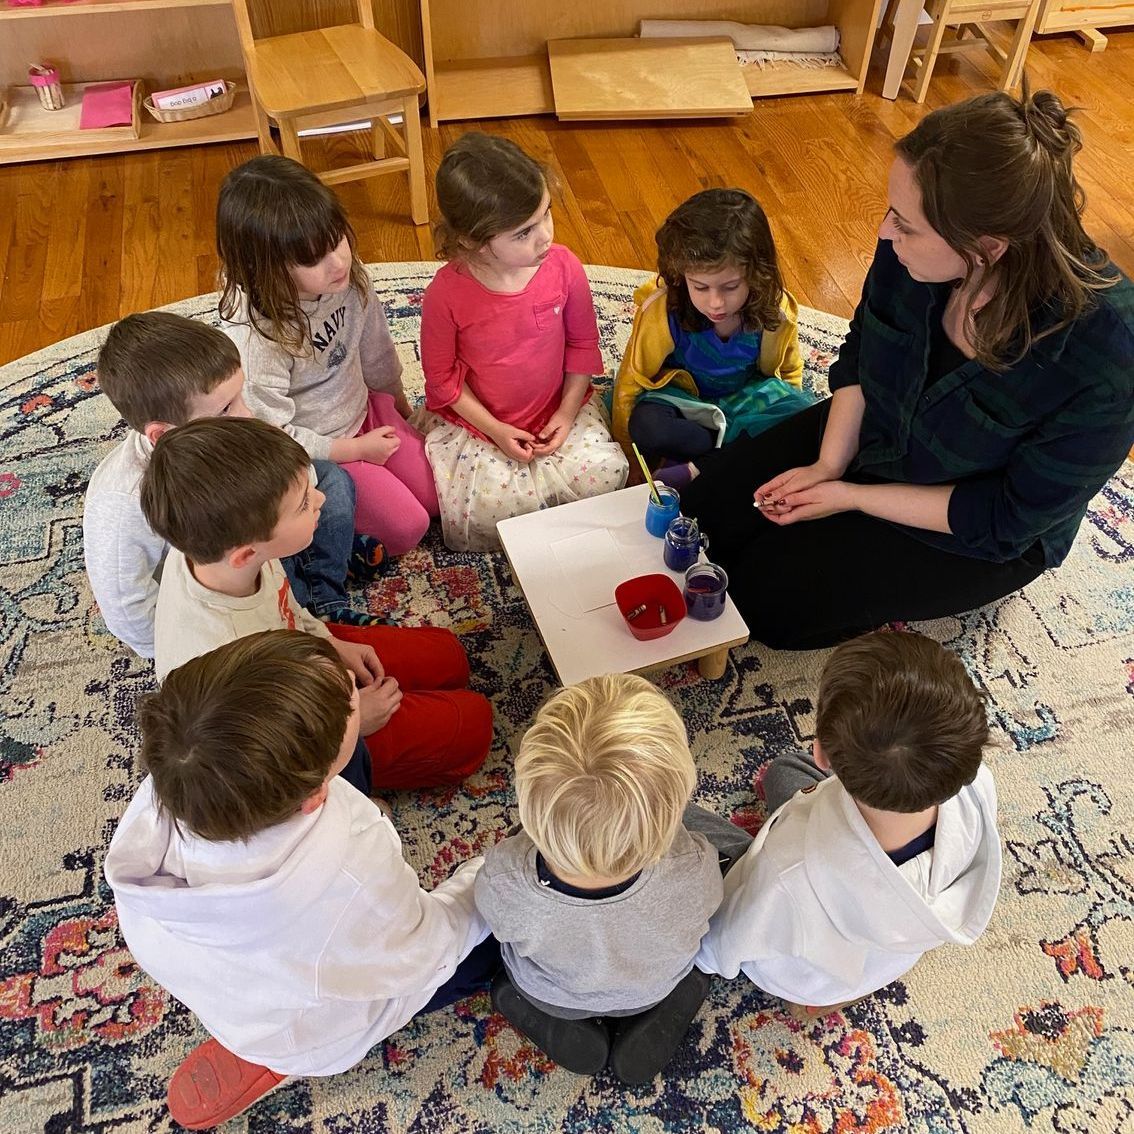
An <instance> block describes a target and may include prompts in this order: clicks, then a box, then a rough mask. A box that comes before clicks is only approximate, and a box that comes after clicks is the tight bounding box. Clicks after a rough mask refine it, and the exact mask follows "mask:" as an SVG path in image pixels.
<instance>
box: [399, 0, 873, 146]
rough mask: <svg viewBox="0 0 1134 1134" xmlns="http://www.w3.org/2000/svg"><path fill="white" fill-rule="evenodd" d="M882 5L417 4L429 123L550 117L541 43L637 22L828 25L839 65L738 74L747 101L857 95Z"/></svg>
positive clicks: (602, 0)
mask: <svg viewBox="0 0 1134 1134" xmlns="http://www.w3.org/2000/svg"><path fill="white" fill-rule="evenodd" d="M881 3H882V0H747V2H744V0H680V2H676V0H569V2H567V3H563V2H560V3H558V4H542V3H532V2H531V0H421V23H422V40H423V50H424V55H425V75H426V80H427V83H428V86H429V115H430V123H431V124H432V125H433V126H436V125H437V124H438V123H439V122H444V121H449V120H452V119H461V118H472V119H476V118H502V117H509V116H513V115H523V114H550V113H553V112H554V110H555V102H554V97H553V91H552V84H551V73H550V69H549V63H548V54H547V43H548V40H561V39H573V38H596V39H601V38H614V37H622V38H628V37H632V36H635V35H637V33H638V24H639V22H640V21H641V20H643V19H667V18H669V19H683V20H697V19H703V20H737V21H739V22H741V23H748V24H776V25H779V26H780V27H790V28H802V27H816V26H818V25H821V24H835V25H836V26H837V27H838V28H839V32H840V47H839V52H840V54H841V55H842V59H843V65H842V66H841V67H797V66H793V65H791V64H772V65H769V66H766V67H765V68H764V69H762V70H761V69H758V68H746V69H745V71H744V76H745V79H746V81H747V83H748V88H749V92H750V93H751V95H752V96H753V97H754V98H759V97H761V96H767V95H781V94H800V93H804V92H814V91H856V92H861V90H862V85H863V83H864V82H865V79H866V68H867V65H868V63H869V58H870V49H871V46H872V44H873V42H874V30H875V28H876V27H877V26H878V17H879V11H880V7H881Z"/></svg>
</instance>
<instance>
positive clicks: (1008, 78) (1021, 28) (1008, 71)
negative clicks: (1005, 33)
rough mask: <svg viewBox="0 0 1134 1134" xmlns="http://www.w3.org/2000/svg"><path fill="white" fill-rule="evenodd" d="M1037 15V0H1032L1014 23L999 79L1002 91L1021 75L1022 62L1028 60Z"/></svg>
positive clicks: (1010, 88) (1011, 87) (1022, 69)
mask: <svg viewBox="0 0 1134 1134" xmlns="http://www.w3.org/2000/svg"><path fill="white" fill-rule="evenodd" d="M1038 15H1039V0H1034V3H1033V4H1032V5H1031V6H1030V7H1029V8H1028V11H1027V13H1026V14H1025V16H1024V18H1023V19H1022V20H1020V22H1019V23H1018V24H1017V25H1016V34H1015V36H1013V37H1012V46H1011V47H1010V48H1009V49H1008V61H1007V62H1006V63H1005V64H1004V75H1003V77H1002V78H1001V80H1000V89H1001V90H1002V91H1010V90H1012V89H1013V87H1015V86H1016V85H1017V84H1018V83H1019V82H1020V79H1021V78H1022V77H1023V74H1024V64H1025V63H1026V62H1027V60H1028V48H1029V47H1030V46H1031V42H1032V32H1033V31H1034V30H1035V26H1036V18H1037V17H1038Z"/></svg>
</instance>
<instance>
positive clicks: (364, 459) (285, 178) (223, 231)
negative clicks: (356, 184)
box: [217, 154, 437, 555]
mask: <svg viewBox="0 0 1134 1134" xmlns="http://www.w3.org/2000/svg"><path fill="white" fill-rule="evenodd" d="M354 247H355V238H354V231H353V229H352V228H351V227H350V223H349V221H348V220H347V218H346V214H345V213H344V212H343V208H342V205H341V204H340V203H339V201H338V198H337V197H336V196H335V195H334V193H333V192H332V191H331V190H330V189H328V188H327V187H326V186H325V185H324V184H323V183H322V182H321V181H320V180H319V179H318V178H317V177H316V176H315V175H314V174H313V173H312V172H311V171H310V170H308V169H306V168H305V167H304V166H302V165H300V164H299V162H297V161H292V160H291V158H285V157H280V156H278V155H274V154H266V155H261V156H260V157H255V158H252V160H251V161H246V162H245V163H244V164H243V165H240V166H238V167H237V168H236V169H234V170H232V172H231V173H229V174H228V176H227V177H225V179H224V181H223V183H222V184H221V190H220V198H219V200H218V202H217V251H218V253H219V254H220V259H221V272H222V277H223V285H224V286H223V291H222V293H221V299H220V313H221V317H222V319H223V320H224V330H225V331H226V333H227V334H228V335H230V336H231V337H232V339H233V340H234V341H235V342H236V345H237V346H238V347H239V348H240V356H241V359H242V360H243V363H244V374H245V378H246V385H245V390H244V396H245V400H246V401H247V402H248V406H249V408H250V409H251V411H252V412H253V413H254V414H255V415H256V416H257V417H258V418H260V419H261V420H263V421H267V422H269V423H270V424H272V425H278V426H280V427H282V428H283V429H284V430H286V431H287V432H288V433H289V434H291V436H292V437H294V438H295V439H296V440H297V441H298V442H299V443H300V444H301V445H302V446H303V447H304V448H305V449H306V450H307V452H308V453H309V454H310V455H311V456H312V457H321V458H326V459H330V460H332V461H335V462H337V463H338V464H341V465H342V466H343V468H344V469H346V471H347V472H348V473H349V474H350V476H351V479H352V480H353V481H354V483H355V487H356V490H357V503H356V509H355V530H356V531H358V532H360V533H363V534H366V535H370V536H374V537H376V538H378V539H380V540H381V541H382V542H383V543H384V544H385V545H386V549H387V550H388V551H389V552H390V554H391V555H400V554H401V553H402V552H405V551H408V550H409V549H410V548H411V547H414V546H416V545H417V544H418V543H419V542H420V540H421V537H422V536H423V535H424V534H425V532H426V529H427V528H428V527H429V521H430V518H431V517H433V516H436V515H437V493H436V491H435V490H434V487H433V474H432V473H431V472H430V469H429V464H428V462H427V461H426V458H425V449H424V446H423V443H422V439H421V435H420V434H419V433H418V432H417V431H416V430H415V429H413V428H412V427H411V426H410V425H408V424H407V423H406V420H405V419H406V418H408V417H409V414H410V406H409V402H408V401H407V400H406V395H405V391H404V390H403V388H402V380H401V373H402V367H401V363H400V362H399V360H398V356H397V353H396V352H395V349H394V343H393V340H392V339H391V338H390V330H389V327H388V326H387V325H386V317H385V315H384V314H383V312H382V305H381V304H380V303H378V302H377V301H376V299H375V297H374V290H373V288H372V287H371V285H370V281H369V279H368V278H367V275H366V270H365V269H364V268H363V266H362V264H361V262H360V261H359V259H358V257H357V256H356V255H355V251H354Z"/></svg>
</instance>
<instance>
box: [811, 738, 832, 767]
mask: <svg viewBox="0 0 1134 1134" xmlns="http://www.w3.org/2000/svg"><path fill="white" fill-rule="evenodd" d="M811 759H812V760H814V761H815V767H816V768H818V769H819V771H821V772H829V771H830V770H831V761H830V760H828V759H827V754H826V753H825V752H824V751H823V746H822V745H821V744H820V743H819V741H818V740H813V741H812V742H811Z"/></svg>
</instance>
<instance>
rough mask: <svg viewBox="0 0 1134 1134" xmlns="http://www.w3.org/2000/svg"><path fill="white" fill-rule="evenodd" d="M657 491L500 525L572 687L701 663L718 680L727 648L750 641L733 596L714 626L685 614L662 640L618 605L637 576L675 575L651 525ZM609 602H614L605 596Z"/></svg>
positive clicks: (631, 492) (643, 488)
mask: <svg viewBox="0 0 1134 1134" xmlns="http://www.w3.org/2000/svg"><path fill="white" fill-rule="evenodd" d="M649 492H650V490H649V487H648V486H647V485H644V484H642V485H638V486H637V487H635V488H624V489H622V490H621V491H620V492H610V493H607V494H606V495H604V496H596V497H593V498H592V499H590V500H578V501H576V502H575V503H574V504H561V505H559V507H557V508H547V509H544V510H543V511H542V512H531V513H529V514H528V515H526V516H514V517H512V518H511V519H509V520H501V521H500V523H498V524H497V525H496V530H497V532H499V534H500V542H501V543H502V544H503V546H504V553H505V555H507V557H508V562H509V563H510V564H511V567H512V574H513V576H514V577H515V579H516V582H517V583H518V584H519V586H520V589H521V590H522V591H523V592H524V598H525V599H526V600H527V603H528V607H529V608H530V610H531V612H532V617H533V618H534V619H535V624H536V627H537V629H538V630H539V633H540V637H541V638H542V639H543V644H544V646H545V647H546V648H547V652H548V655H549V656H550V657H551V662H552V665H554V666H555V672H556V673H558V674H559V680H560V681H561V682H563V684H564V685H572V684H574V683H575V682H577V681H582V680H583V679H584V678H587V677H594V676H596V675H597V674H602V673H641V672H643V671H645V670H650V669H661V668H664V667H665V666H670V665H675V664H677V663H678V662H683V661H691V660H693V659H694V658H696V659H698V669H699V670H700V672H701V676H702V677H707V678H718V677H721V676H722V675H723V674H724V671H725V667H726V666H727V664H728V651H729V649H730V648H731V647H733V646H740V645H743V644H744V643H745V642H747V641H748V627H747V626H746V625H745V624H744V619H742V618H741V617H740V614H739V612H738V611H737V609H736V607H735V606H733V603H732V599H731V598H726V600H725V609H724V613H722V614H721V616H720V617H719V618H716V619H714V620H713V621H711V622H698V621H697V620H696V619H693V618H689V617H688V616H686V617H685V618H683V619H682V620H681V621H680V622H679V623H678V624H677V626H676V627H675V628H674V629H673V630H672V631H671V632H670V633H669V634H666V635H665V637H663V638H657V639H655V640H654V641H652V642H640V641H638V639H637V638H635V637H634V636H633V635H632V634H631V633H630V631H629V629H628V628H627V626H626V623H625V621H624V620H623V618H622V615H621V614H620V613H619V610H618V607H617V606H616V605H615V602H614V588H615V586H616V585H617V584H618V583H620V582H624V581H625V580H626V579H632V578H634V577H635V576H636V575H650V574H654V573H655V572H657V573H662V574H667V575H669V577H670V578H672V579H673V581H674V582H675V583H676V584H677V586H678V589H680V588H681V587H682V585H683V583H684V578H683V576H681V575H680V574H678V573H676V572H674V571H669V570H667V568H666V566H665V563H664V562H663V560H662V541H661V540H660V539H657V538H656V537H655V536H652V535H650V534H649V532H647V531H646V528H645V523H644V520H645V515H646V500H647V498H648V497H649ZM604 599H605V601H604Z"/></svg>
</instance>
